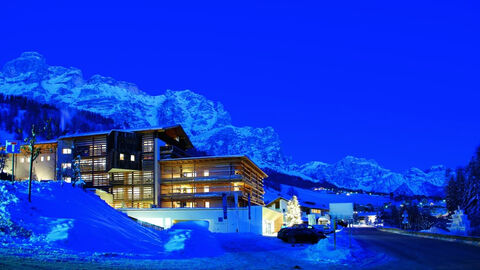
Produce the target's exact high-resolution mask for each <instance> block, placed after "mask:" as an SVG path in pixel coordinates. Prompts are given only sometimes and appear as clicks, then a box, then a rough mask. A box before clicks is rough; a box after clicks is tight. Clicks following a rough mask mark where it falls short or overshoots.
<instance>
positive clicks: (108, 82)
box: [0, 52, 445, 195]
mask: <svg viewBox="0 0 480 270" xmlns="http://www.w3.org/2000/svg"><path fill="white" fill-rule="evenodd" d="M0 93H2V94H4V95H16V96H24V97H28V98H29V99H33V100H35V101H37V102H39V103H41V104H49V105H55V107H57V108H62V110H61V112H63V111H64V110H66V111H70V110H80V111H87V112H92V113H95V114H98V115H101V116H102V117H104V118H106V119H112V121H113V125H115V126H118V127H135V128H138V127H149V126H169V125H176V124H180V125H182V126H183V127H184V129H185V130H186V132H187V133H188V134H189V136H190V138H191V140H192V142H193V144H194V145H195V146H196V147H197V148H198V149H199V150H201V151H205V152H207V153H209V154H213V155H235V154H244V155H247V156H249V157H250V158H251V159H252V160H253V161H254V162H255V163H257V164H258V165H259V166H260V167H262V168H268V169H270V170H272V171H274V172H278V173H280V174H283V175H289V176H293V177H297V178H298V179H303V180H309V181H313V182H316V183H317V184H318V183H319V182H322V183H326V182H328V183H330V184H333V185H336V186H339V187H344V188H352V189H364V190H367V191H378V192H395V191H398V192H400V193H402V194H409V193H412V194H423V195H438V194H440V193H441V192H442V191H443V186H444V183H445V176H444V169H443V168H442V167H437V169H434V171H435V172H434V173H432V172H423V171H421V170H419V169H416V168H412V169H411V170H410V171H408V172H405V173H395V172H391V171H389V170H387V169H383V168H381V167H380V166H379V165H378V164H377V163H376V162H375V161H371V160H364V159H356V160H355V161H354V162H350V161H349V160H353V159H355V158H353V159H352V158H351V157H347V158H345V159H344V160H342V161H339V162H337V163H335V164H325V163H321V162H311V163H307V164H304V165H297V164H295V163H294V162H293V161H292V158H290V157H287V156H285V155H284V154H283V152H282V147H281V141H280V137H279V135H278V134H277V133H276V132H275V130H274V129H273V128H272V127H248V126H246V127H237V126H234V125H233V124H232V120H231V117H230V114H229V113H228V112H227V111H226V110H225V109H224V107H223V105H222V104H221V103H219V102H214V101H211V100H208V99H207V98H206V97H204V96H202V95H199V94H196V93H194V92H192V91H190V90H184V91H170V90H167V91H165V93H164V94H162V95H158V96H151V95H148V94H147V93H145V92H143V91H141V90H140V89H138V87H137V86H136V85H134V84H132V83H128V82H122V81H116V80H115V79H113V78H108V77H103V76H100V75H94V76H92V77H91V78H89V79H85V78H83V75H82V72H81V71H80V70H79V69H76V68H65V67H60V66H49V65H48V64H47V63H46V59H45V58H44V57H43V56H42V55H40V54H38V53H35V52H26V53H23V54H22V55H21V56H20V57H19V58H16V59H14V60H12V61H9V62H7V63H6V64H5V65H4V67H3V69H2V70H1V72H0ZM9 110H10V109H6V110H4V111H9ZM13 111H14V112H11V113H15V109H13ZM19 113H20V112H19ZM19 113H17V115H18V114H19ZM60 115H61V114H60ZM15 117H17V116H15ZM2 119H6V118H2ZM17 119H18V118H17ZM65 122H73V121H72V120H70V119H69V120H66V121H65ZM92 122H94V123H97V120H94V121H92ZM74 125H76V124H75V123H74ZM9 126H10V125H6V124H5V123H4V120H2V125H1V126H0V129H1V128H3V130H2V131H3V132H0V133H1V134H3V135H2V137H3V136H4V137H5V138H8V137H12V136H14V135H15V134H14V133H12V132H11V130H8V128H9ZM72 129H73V130H81V128H74V127H72ZM277 179H280V178H278V177H277ZM402 184H405V185H404V186H403V187H402V189H399V187H400V186H402ZM300 185H301V186H305V185H304V183H301V184H300Z"/></svg>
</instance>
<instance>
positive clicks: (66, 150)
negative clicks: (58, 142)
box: [62, 148, 72, 155]
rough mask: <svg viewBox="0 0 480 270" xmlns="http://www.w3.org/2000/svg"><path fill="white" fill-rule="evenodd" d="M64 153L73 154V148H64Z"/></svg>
mask: <svg viewBox="0 0 480 270" xmlns="http://www.w3.org/2000/svg"><path fill="white" fill-rule="evenodd" d="M62 153H63V154H64V155H68V154H71V153H72V149H71V148H63V149H62Z"/></svg>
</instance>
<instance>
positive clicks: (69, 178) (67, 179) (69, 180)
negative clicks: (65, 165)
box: [63, 177, 72, 183]
mask: <svg viewBox="0 0 480 270" xmlns="http://www.w3.org/2000/svg"><path fill="white" fill-rule="evenodd" d="M63 180H65V182H67V183H71V182H72V178H71V177H65V178H63Z"/></svg>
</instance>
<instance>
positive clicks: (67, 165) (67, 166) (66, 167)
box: [62, 163, 72, 169]
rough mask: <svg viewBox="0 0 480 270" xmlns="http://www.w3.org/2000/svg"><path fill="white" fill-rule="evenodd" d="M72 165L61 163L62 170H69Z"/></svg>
mask: <svg viewBox="0 0 480 270" xmlns="http://www.w3.org/2000/svg"><path fill="white" fill-rule="evenodd" d="M71 168H72V163H62V169H71Z"/></svg>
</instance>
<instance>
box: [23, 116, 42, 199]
mask: <svg viewBox="0 0 480 270" xmlns="http://www.w3.org/2000/svg"><path fill="white" fill-rule="evenodd" d="M37 135H38V130H37V129H36V128H35V124H32V129H31V130H30V135H29V136H28V137H26V138H25V139H24V141H25V142H26V143H27V144H26V145H23V146H22V148H21V149H22V152H24V153H26V154H27V155H30V170H29V174H28V201H29V202H32V172H33V162H34V161H35V159H37V157H38V156H39V155H40V148H38V147H37V146H36V143H37Z"/></svg>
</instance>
